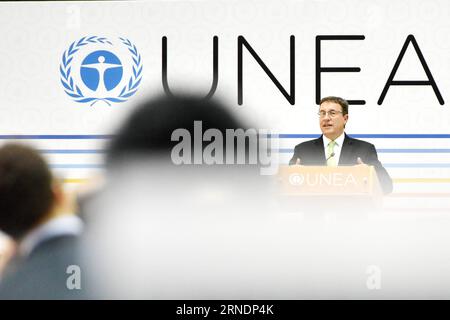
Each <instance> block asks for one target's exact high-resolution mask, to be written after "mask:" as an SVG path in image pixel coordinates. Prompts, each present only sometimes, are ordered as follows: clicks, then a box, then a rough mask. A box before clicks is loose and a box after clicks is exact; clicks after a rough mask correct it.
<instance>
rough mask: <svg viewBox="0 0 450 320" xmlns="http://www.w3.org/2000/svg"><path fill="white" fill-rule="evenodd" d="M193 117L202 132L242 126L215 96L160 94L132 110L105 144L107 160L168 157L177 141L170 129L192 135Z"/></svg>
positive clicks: (111, 162) (118, 160) (223, 132)
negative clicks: (172, 138)
mask: <svg viewBox="0 0 450 320" xmlns="http://www.w3.org/2000/svg"><path fill="white" fill-rule="evenodd" d="M194 121H201V122H202V131H203V132H204V131H206V130H208V129H217V130H219V131H220V132H221V133H222V134H223V135H225V131H226V129H245V126H244V124H243V123H242V122H241V121H240V120H238V119H237V118H236V117H234V116H233V114H232V113H231V112H230V111H229V110H227V108H225V106H224V105H222V104H221V103H220V102H218V101H217V100H214V99H209V100H206V99H202V98H199V97H195V96H189V95H184V96H179V97H168V96H165V95H163V96H160V97H157V98H154V99H150V100H146V101H145V102H143V103H142V104H141V105H138V106H137V108H136V109H135V110H134V112H132V114H131V116H130V117H129V118H128V119H127V120H126V121H125V123H124V125H123V126H122V127H121V128H120V129H119V131H118V133H117V134H116V137H115V139H113V140H112V142H111V144H110V146H109V153H108V156H107V163H108V164H109V165H111V164H115V163H117V162H122V161H127V160H128V159H131V158H133V156H139V155H145V156H156V157H160V158H161V160H163V161H166V160H167V161H170V152H171V150H172V148H173V147H174V146H175V145H176V144H177V143H178V142H176V141H171V135H172V133H173V131H174V130H176V129H179V128H183V129H186V130H187V131H189V133H190V135H191V138H193V137H194ZM203 132H202V134H203Z"/></svg>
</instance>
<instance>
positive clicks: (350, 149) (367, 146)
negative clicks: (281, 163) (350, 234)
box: [289, 97, 392, 194]
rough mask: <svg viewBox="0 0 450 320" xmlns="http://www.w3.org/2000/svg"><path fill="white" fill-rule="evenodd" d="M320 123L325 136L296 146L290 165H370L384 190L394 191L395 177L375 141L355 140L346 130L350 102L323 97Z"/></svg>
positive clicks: (384, 191) (385, 191) (337, 98)
mask: <svg viewBox="0 0 450 320" xmlns="http://www.w3.org/2000/svg"><path fill="white" fill-rule="evenodd" d="M318 115H319V124H320V129H321V130H322V133H323V135H322V136H320V137H319V138H318V139H314V140H310V141H306V142H303V143H300V144H298V145H296V146H295V149H294V155H293V157H292V159H291V160H290V161H289V164H290V165H294V164H297V165H306V166H338V165H339V166H351V165H369V166H373V167H374V168H375V171H376V173H377V176H378V180H379V181H380V185H381V187H382V189H383V193H385V194H387V193H391V192H392V180H391V177H390V176H389V174H388V172H387V171H386V169H385V168H384V167H383V165H382V164H381V162H380V161H379V160H378V156H377V151H376V150H375V147H374V145H373V144H371V143H368V142H366V141H362V140H358V139H353V138H351V137H349V136H348V135H347V134H346V133H345V132H344V129H345V124H346V123H347V121H348V102H347V101H346V100H344V99H342V98H339V97H326V98H323V99H322V100H320V108H319V112H318Z"/></svg>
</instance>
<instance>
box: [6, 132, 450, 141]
mask: <svg viewBox="0 0 450 320" xmlns="http://www.w3.org/2000/svg"><path fill="white" fill-rule="evenodd" d="M114 136H115V135H111V134H106V135H83V134H78V135H70V134H64V135H52V134H44V135H0V140H7V139H12V140H55V139H58V140H65V139H67V140H86V139H88V140H95V139H112V138H114ZM350 136H351V137H354V138H382V139H386V138H387V139H422V138H423V139H450V134H350ZM267 137H268V138H272V137H274V138H276V137H278V138H281V139H293V138H318V137H320V134H301V133H281V134H272V135H270V134H268V135H267Z"/></svg>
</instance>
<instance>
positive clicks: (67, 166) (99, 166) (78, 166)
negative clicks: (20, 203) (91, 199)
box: [50, 163, 450, 169]
mask: <svg viewBox="0 0 450 320" xmlns="http://www.w3.org/2000/svg"><path fill="white" fill-rule="evenodd" d="M286 164H287V163H286ZM383 166H384V167H386V168H450V163H384V164H383ZM50 168H52V169H104V168H105V165H104V164H70V163H69V164H50Z"/></svg>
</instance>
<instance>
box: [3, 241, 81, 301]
mask: <svg viewBox="0 0 450 320" xmlns="http://www.w3.org/2000/svg"><path fill="white" fill-rule="evenodd" d="M78 254H79V251H78V237H76V236H72V235H67V236H58V237H53V238H50V239H47V240H45V241H43V242H42V243H40V244H39V245H38V246H37V247H36V248H34V249H33V251H32V252H31V253H30V255H29V256H28V257H27V258H26V259H25V260H23V261H17V262H16V263H15V264H16V270H13V272H11V274H6V275H5V277H4V278H3V279H2V280H1V282H0V299H1V300H4V299H7V300H9V299H14V300H16V299H80V298H84V296H83V294H84V292H83V290H69V289H68V288H67V286H66V283H67V278H68V277H69V276H70V274H67V273H66V270H67V267H68V266H70V265H78V266H80V268H81V270H82V271H81V272H82V273H81V275H82V278H81V279H82V281H81V286H82V289H83V286H84V281H83V271H84V268H83V267H82V264H81V262H80V258H79V255H78Z"/></svg>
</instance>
